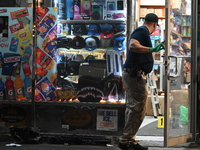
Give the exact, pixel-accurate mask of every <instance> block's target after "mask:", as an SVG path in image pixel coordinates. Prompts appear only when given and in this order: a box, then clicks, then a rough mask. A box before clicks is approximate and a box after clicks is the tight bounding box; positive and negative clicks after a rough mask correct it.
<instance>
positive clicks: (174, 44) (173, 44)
mask: <svg viewBox="0 0 200 150" xmlns="http://www.w3.org/2000/svg"><path fill="white" fill-rule="evenodd" d="M171 45H172V46H177V47H179V45H178V44H176V43H172V44H171Z"/></svg>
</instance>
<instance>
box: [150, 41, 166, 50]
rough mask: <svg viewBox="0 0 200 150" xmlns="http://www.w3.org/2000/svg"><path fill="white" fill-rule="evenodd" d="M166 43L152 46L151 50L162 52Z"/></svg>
mask: <svg viewBox="0 0 200 150" xmlns="http://www.w3.org/2000/svg"><path fill="white" fill-rule="evenodd" d="M164 44H165V41H163V42H161V43H159V44H158V45H156V46H155V47H151V48H150V52H160V51H161V50H162V49H165V47H164Z"/></svg>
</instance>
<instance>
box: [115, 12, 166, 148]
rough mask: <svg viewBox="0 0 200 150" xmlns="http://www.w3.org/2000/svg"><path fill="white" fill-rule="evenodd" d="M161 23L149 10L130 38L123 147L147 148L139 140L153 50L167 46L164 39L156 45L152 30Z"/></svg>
mask: <svg viewBox="0 0 200 150" xmlns="http://www.w3.org/2000/svg"><path fill="white" fill-rule="evenodd" d="M157 26H158V16H157V15H156V14H154V13H149V14H147V15H146V16H145V21H144V23H143V25H142V26H140V27H138V28H136V29H135V30H134V31H133V32H132V34H131V36H130V41H129V48H128V52H127V58H126V61H125V64H124V70H123V73H122V82H123V85H124V88H125V91H126V110H125V126H124V130H123V136H122V137H120V141H119V145H118V147H119V148H120V149H122V150H147V149H148V148H147V147H143V146H141V145H140V144H139V143H138V141H136V140H135V136H136V133H137V131H138V129H139V127H140V125H141V124H142V122H143V120H144V117H145V112H146V100H147V96H148V91H147V89H148V88H147V83H146V82H147V81H146V75H147V74H148V73H150V72H151V71H152V68H153V64H154V60H153V56H152V52H159V51H161V50H162V49H164V44H165V43H164V42H162V43H159V44H158V45H157V46H155V47H154V48H152V44H151V40H150V34H152V33H153V32H154V31H155V29H156V27H157Z"/></svg>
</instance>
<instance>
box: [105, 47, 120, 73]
mask: <svg viewBox="0 0 200 150" xmlns="http://www.w3.org/2000/svg"><path fill="white" fill-rule="evenodd" d="M106 64H107V75H110V74H111V73H113V74H114V75H119V76H121V74H122V65H123V57H122V53H121V52H120V51H116V50H107V51H106Z"/></svg>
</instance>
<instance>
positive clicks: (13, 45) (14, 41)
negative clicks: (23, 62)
mask: <svg viewBox="0 0 200 150" xmlns="http://www.w3.org/2000/svg"><path fill="white" fill-rule="evenodd" d="M18 42H19V39H18V38H16V37H12V39H11V42H10V51H12V52H16V51H17V48H18Z"/></svg>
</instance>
